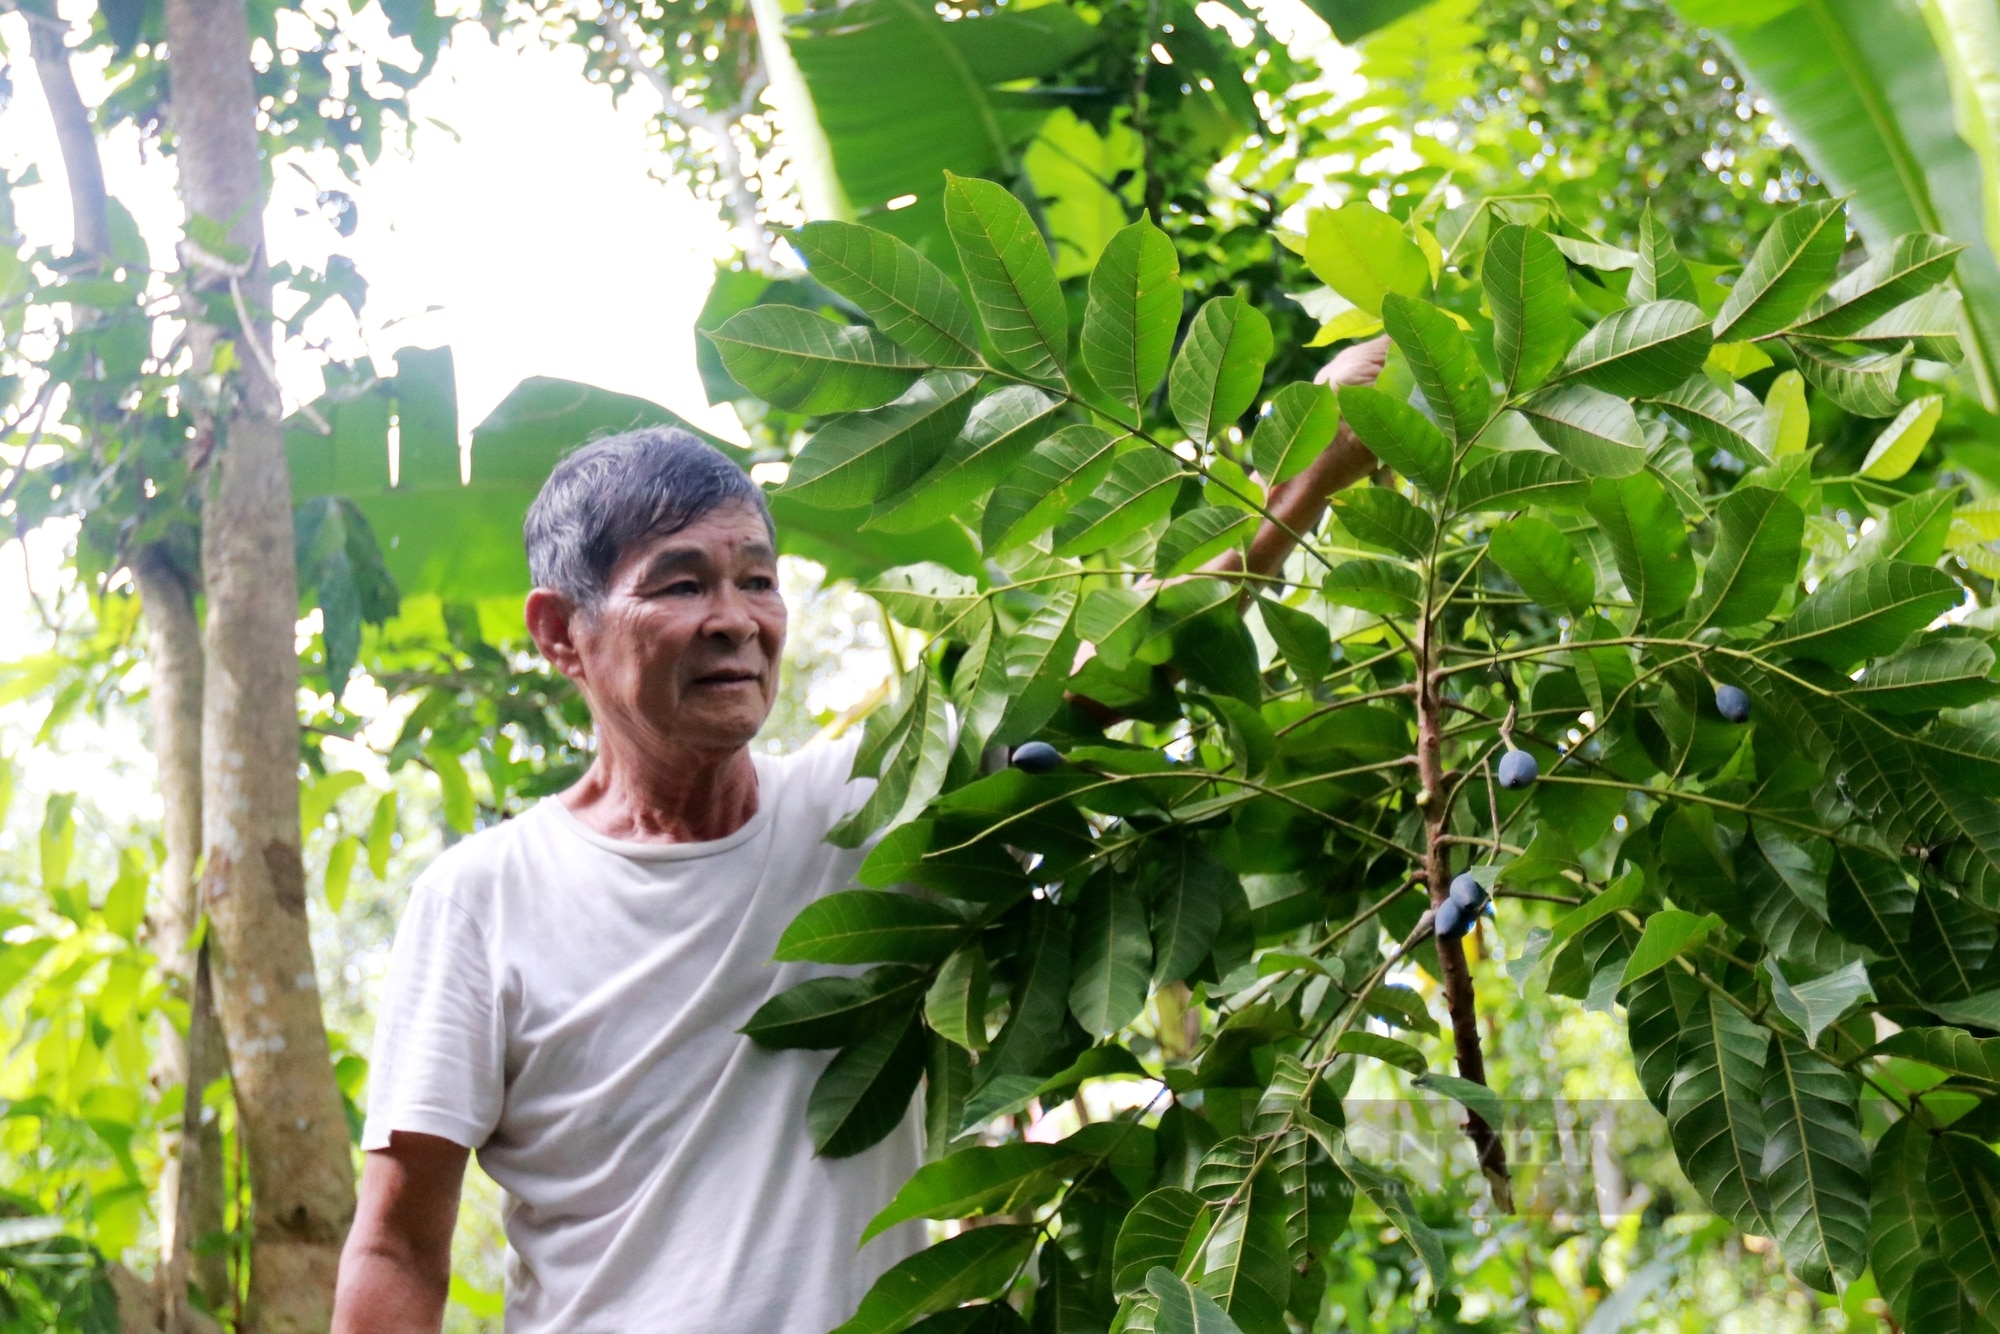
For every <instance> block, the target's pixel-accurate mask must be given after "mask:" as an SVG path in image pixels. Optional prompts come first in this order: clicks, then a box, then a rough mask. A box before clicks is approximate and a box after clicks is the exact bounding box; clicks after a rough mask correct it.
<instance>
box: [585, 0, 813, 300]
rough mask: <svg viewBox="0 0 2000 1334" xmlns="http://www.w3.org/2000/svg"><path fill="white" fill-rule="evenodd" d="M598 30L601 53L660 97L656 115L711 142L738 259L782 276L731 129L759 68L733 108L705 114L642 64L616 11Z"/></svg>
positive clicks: (756, 90) (746, 107)
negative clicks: (740, 252)
mask: <svg viewBox="0 0 2000 1334" xmlns="http://www.w3.org/2000/svg"><path fill="white" fill-rule="evenodd" d="M599 26H600V27H601V28H602V29H603V31H604V43H605V47H606V49H607V50H609V51H610V52H611V54H612V55H614V56H616V57H617V58H618V61H619V63H620V64H622V65H623V66H625V68H626V69H628V70H630V71H631V72H632V73H634V74H635V75H637V76H638V77H640V78H642V79H644V80H646V82H648V83H650V84H651V85H652V86H653V91H654V92H656V93H658V94H659V95H660V106H661V110H662V114H663V115H665V116H666V118H667V119H668V120H671V121H672V122H673V123H674V124H676V125H678V126H680V127H681V128H682V129H683V130H688V131H694V130H700V131H701V132H702V133H704V134H706V135H707V136H708V137H709V139H710V140H711V141H712V142H713V147H712V148H710V149H709V156H710V157H711V158H712V159H713V160H714V162H715V172H716V175H717V176H718V177H720V178H721V181H722V187H723V198H722V202H723V206H724V207H725V208H726V209H727V210H728V212H729V216H730V219H731V220H732V221H733V222H734V223H735V226H736V232H737V239H738V240H739V241H740V242H741V244H742V246H743V257H744V259H745V260H746V261H747V262H748V263H749V265H750V267H751V268H753V269H755V270H756V271H757V272H759V273H763V274H768V275H771V276H774V277H775V276H777V275H778V274H780V273H781V272H782V269H781V267H780V266H779V264H778V262H777V260H776V259H775V258H774V257H773V256H772V254H771V234H770V232H769V231H767V230H766V229H765V227H764V219H763V217H762V215H761V214H760V213H759V212H758V209H757V192H756V191H755V190H752V189H751V188H750V177H749V173H748V172H747V171H745V169H744V166H743V153H742V150H741V149H739V148H738V147H737V143H736V136H735V130H736V126H737V124H738V122H740V121H741V120H742V119H743V117H745V116H747V115H749V114H750V112H751V110H752V109H754V108H755V107H756V105H757V99H758V98H760V97H762V96H763V93H764V88H765V85H766V84H767V83H768V82H769V80H768V78H767V76H766V74H765V72H764V69H763V67H762V66H761V65H760V66H759V67H758V69H757V71H756V72H755V73H754V74H752V75H751V77H750V79H749V81H748V82H747V83H745V84H744V87H743V96H742V97H740V98H738V99H737V101H736V104H735V105H734V106H732V107H730V108H728V109H727V110H724V111H708V110H705V109H703V108H701V107H697V106H694V105H692V104H691V103H689V102H687V101H686V100H685V99H683V98H682V97H681V95H680V92H679V91H678V90H677V89H676V88H675V87H674V85H673V81H672V80H671V79H669V78H667V76H666V75H665V74H662V73H661V72H660V67H659V66H658V65H656V64H653V63H652V62H650V61H648V60H647V59H646V58H645V57H644V55H643V54H642V53H641V51H640V46H639V35H638V34H637V33H636V32H634V31H633V29H632V28H630V27H628V26H627V20H626V18H625V16H624V14H623V12H622V7H621V8H620V10H619V11H617V12H614V13H612V14H607V15H606V16H605V17H604V18H603V19H601V20H599Z"/></svg>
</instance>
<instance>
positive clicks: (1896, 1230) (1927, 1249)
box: [1868, 1116, 1956, 1329]
mask: <svg viewBox="0 0 2000 1334" xmlns="http://www.w3.org/2000/svg"><path fill="white" fill-rule="evenodd" d="M1930 1158H1931V1136H1930V1135H1929V1133H1927V1132H1926V1130H1925V1129H1924V1127H1922V1126H1920V1125H1918V1124H1917V1123H1916V1122H1915V1121H1914V1120H1912V1119H1911V1118H1909V1117H1907V1116H1906V1117H1903V1118H1902V1119H1900V1120H1898V1121H1896V1122H1895V1123H1894V1124H1892V1125H1891V1126H1890V1127H1889V1128H1888V1129H1887V1130H1885V1131H1883V1132H1882V1137H1881V1138H1880V1139H1878V1140H1876V1141H1875V1152H1874V1154H1873V1155H1872V1156H1871V1158H1870V1164H1869V1192H1868V1195H1869V1209H1868V1265H1869V1268H1871V1269H1873V1270H1874V1271H1875V1281H1876V1284H1877V1286H1878V1287H1880V1289H1881V1291H1882V1296H1883V1298H1884V1299H1885V1300H1887V1302H1888V1303H1889V1310H1890V1312H1891V1313H1892V1314H1893V1315H1894V1316H1895V1317H1896V1320H1897V1322H1898V1323H1899V1324H1900V1325H1901V1326H1902V1327H1903V1328H1904V1329H1915V1328H1917V1326H1915V1325H1913V1324H1912V1323H1911V1319H1910V1316H1911V1307H1912V1300H1911V1299H1912V1298H1913V1297H1915V1296H1916V1295H1917V1294H1916V1293H1915V1292H1914V1291H1913V1289H1914V1288H1915V1287H1916V1286H1917V1285H1918V1283H1919V1272H1920V1271H1921V1270H1922V1269H1923V1268H1924V1266H1925V1265H1926V1264H1927V1263H1929V1264H1936V1265H1937V1266H1938V1267H1939V1268H1942V1267H1943V1263H1942V1260H1941V1259H1940V1258H1939V1257H1938V1255H1937V1216H1936V1214H1935V1213H1934V1212H1933V1210H1932V1208H1931V1193H1930V1181H1929V1179H1928V1177H1929V1169H1930ZM1954 1286H1956V1285H1954Z"/></svg>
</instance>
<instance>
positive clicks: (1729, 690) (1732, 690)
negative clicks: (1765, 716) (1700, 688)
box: [1715, 686, 1750, 723]
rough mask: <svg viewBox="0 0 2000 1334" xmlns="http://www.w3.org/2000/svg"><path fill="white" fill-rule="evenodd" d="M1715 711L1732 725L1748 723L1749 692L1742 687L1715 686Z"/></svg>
mask: <svg viewBox="0 0 2000 1334" xmlns="http://www.w3.org/2000/svg"><path fill="white" fill-rule="evenodd" d="M1715 711H1716V712H1717V713H1719V714H1721V715H1722V716H1723V717H1725V718H1727V719H1728V720H1729V721H1730V722H1732V723H1747V722H1749V721H1750V692H1749V691H1747V690H1745V689H1744V688H1743V687H1742V686H1717V687H1716V688H1715Z"/></svg>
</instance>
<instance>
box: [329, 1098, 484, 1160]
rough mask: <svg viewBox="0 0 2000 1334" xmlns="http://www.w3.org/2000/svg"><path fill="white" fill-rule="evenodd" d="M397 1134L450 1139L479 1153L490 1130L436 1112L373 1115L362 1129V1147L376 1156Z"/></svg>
mask: <svg viewBox="0 0 2000 1334" xmlns="http://www.w3.org/2000/svg"><path fill="white" fill-rule="evenodd" d="M398 1132H401V1133H403V1134H407V1135H435V1136H437V1137H438V1138H439V1139H448V1140H450V1141H451V1142H452V1143H453V1144H456V1145H458V1146H459V1147H460V1148H462V1149H477V1148H479V1146H480V1145H482V1144H484V1143H485V1142H486V1137H487V1135H488V1134H489V1133H490V1127H487V1126H482V1125H480V1124H478V1123H477V1122H475V1121H472V1120H469V1119H467V1118H466V1117H463V1116H456V1115H454V1114H452V1113H451V1112H448V1111H443V1110H440V1109H437V1108H429V1107H424V1108H416V1107H413V1108H409V1109H407V1110H404V1109H394V1110H385V1111H383V1112H381V1113H379V1114H378V1113H375V1112H370V1113H369V1114H368V1119H367V1120H366V1121H365V1122H364V1123H363V1124H362V1127H361V1147H362V1149H363V1150H365V1151H367V1152H369V1153H374V1152H375V1151H376V1150H378V1149H386V1148H388V1147H389V1137H390V1136H391V1135H394V1134H396V1133H398Z"/></svg>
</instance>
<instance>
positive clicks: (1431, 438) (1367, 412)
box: [1340, 385, 1452, 496]
mask: <svg viewBox="0 0 2000 1334" xmlns="http://www.w3.org/2000/svg"><path fill="white" fill-rule="evenodd" d="M1340 413H1341V416H1342V417H1343V418H1345V419H1346V421H1347V424H1348V425H1349V426H1350V427H1352V428H1353V429H1354V434H1355V435H1357V436H1359V437H1361V443H1363V444H1365V445H1367V446H1368V448H1370V449H1372V450H1373V451H1375V456H1376V457H1377V458H1379V459H1381V460H1382V461H1383V462H1384V463H1386V464H1388V465H1389V466H1390V467H1392V468H1394V469H1395V470H1396V471H1397V472H1399V473H1401V474H1403V476H1405V477H1407V478H1409V479H1410V480H1411V481H1413V482H1415V483H1416V484H1417V485H1418V486H1421V487H1422V488H1423V489H1424V490H1426V491H1428V492H1429V493H1430V494H1431V495H1433V496H1442V495H1443V494H1444V493H1445V488H1446V487H1448V486H1449V485H1450V484H1451V467H1452V449H1451V442H1450V441H1449V440H1447V439H1445V437H1444V432H1442V431H1440V430H1438V428H1437V427H1436V426H1435V425H1434V424H1432V422H1431V420H1430V418H1428V417H1426V416H1424V414H1423V413H1421V412H1418V411H1417V410H1416V409H1415V408H1413V407H1411V406H1410V405H1409V404H1407V403H1399V402H1397V401H1396V400H1395V399H1393V398H1391V397H1390V396H1389V395H1388V394H1385V393H1383V392H1382V391H1381V390H1380V389H1377V388H1375V387H1373V386H1372V385H1348V386H1347V387H1345V388H1343V389H1342V390H1341V391H1340Z"/></svg>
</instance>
